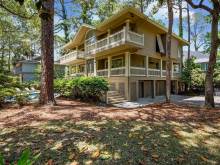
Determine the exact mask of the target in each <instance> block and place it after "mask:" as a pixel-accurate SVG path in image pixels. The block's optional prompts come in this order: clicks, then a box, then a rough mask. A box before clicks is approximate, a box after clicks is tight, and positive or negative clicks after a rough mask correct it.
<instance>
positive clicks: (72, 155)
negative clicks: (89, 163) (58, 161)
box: [68, 153, 76, 160]
mask: <svg viewBox="0 0 220 165" xmlns="http://www.w3.org/2000/svg"><path fill="white" fill-rule="evenodd" d="M75 156H76V155H75V153H72V154H70V155H69V157H68V159H69V160H73V159H74V158H75Z"/></svg>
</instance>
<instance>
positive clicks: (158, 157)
mask: <svg viewBox="0 0 220 165" xmlns="http://www.w3.org/2000/svg"><path fill="white" fill-rule="evenodd" d="M26 148H29V149H30V150H31V152H32V155H37V154H40V156H39V158H38V160H37V161H36V163H35V164H45V163H47V164H72V165H76V164H141V165H142V164H143V165H145V164H162V165H164V164H169V165H170V164H192V165H195V164H204V165H207V164H219V163H220V110H217V109H212V110H205V109H198V108H191V107H183V106H178V105H175V104H155V105H152V106H147V107H143V108H138V109H119V108H114V107H100V106H95V105H91V104H87V103H82V102H77V101H65V100H58V106H55V107H47V106H44V107H34V106H32V105H29V106H24V107H23V108H22V109H17V108H13V107H8V108H7V109H2V110H0V152H1V154H2V155H3V157H4V158H5V160H7V161H8V162H14V161H16V160H17V159H18V158H19V156H20V154H21V153H22V151H23V150H24V149H26Z"/></svg>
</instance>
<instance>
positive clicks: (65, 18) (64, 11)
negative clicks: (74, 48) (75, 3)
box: [60, 0, 69, 43]
mask: <svg viewBox="0 0 220 165" xmlns="http://www.w3.org/2000/svg"><path fill="white" fill-rule="evenodd" d="M60 5H61V8H62V19H63V21H66V20H67V12H66V8H65V3H64V0H60ZM63 32H64V39H65V43H68V42H69V38H68V37H69V28H68V25H67V24H66V23H64V24H63Z"/></svg>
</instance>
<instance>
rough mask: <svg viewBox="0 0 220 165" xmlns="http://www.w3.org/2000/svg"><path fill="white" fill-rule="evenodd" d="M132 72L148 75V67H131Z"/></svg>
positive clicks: (133, 74) (138, 74)
mask: <svg viewBox="0 0 220 165" xmlns="http://www.w3.org/2000/svg"><path fill="white" fill-rule="evenodd" d="M130 74H131V75H132V76H146V68H141V67H133V66H131V67H130Z"/></svg>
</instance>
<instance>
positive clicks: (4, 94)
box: [0, 87, 15, 106]
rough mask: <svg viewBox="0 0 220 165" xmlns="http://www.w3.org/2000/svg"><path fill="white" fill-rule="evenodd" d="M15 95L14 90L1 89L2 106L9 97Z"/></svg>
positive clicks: (0, 104) (0, 99)
mask: <svg viewBox="0 0 220 165" xmlns="http://www.w3.org/2000/svg"><path fill="white" fill-rule="evenodd" d="M14 94H15V90H14V88H2V87H1V88H0V106H2V104H3V103H4V102H5V99H6V98H7V97H11V96H13V95H14Z"/></svg>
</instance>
